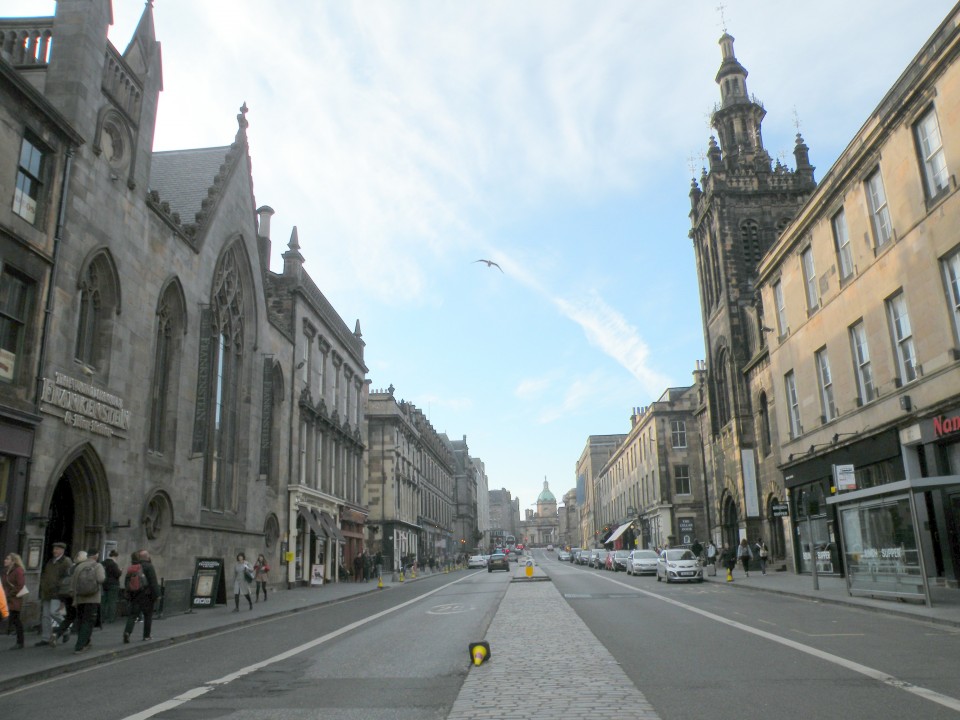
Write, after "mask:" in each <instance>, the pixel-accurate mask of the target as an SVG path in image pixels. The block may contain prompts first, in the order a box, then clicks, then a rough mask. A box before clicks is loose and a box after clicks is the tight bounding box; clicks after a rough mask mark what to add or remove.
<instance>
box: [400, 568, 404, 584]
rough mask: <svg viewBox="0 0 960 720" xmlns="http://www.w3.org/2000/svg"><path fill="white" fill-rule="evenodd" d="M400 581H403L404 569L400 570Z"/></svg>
mask: <svg viewBox="0 0 960 720" xmlns="http://www.w3.org/2000/svg"><path fill="white" fill-rule="evenodd" d="M400 582H403V570H401V571H400Z"/></svg>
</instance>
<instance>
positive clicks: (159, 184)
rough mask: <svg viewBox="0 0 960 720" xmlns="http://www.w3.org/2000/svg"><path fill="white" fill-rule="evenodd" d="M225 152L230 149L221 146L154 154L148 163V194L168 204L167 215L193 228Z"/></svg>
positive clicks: (225, 154) (222, 161)
mask: <svg viewBox="0 0 960 720" xmlns="http://www.w3.org/2000/svg"><path fill="white" fill-rule="evenodd" d="M229 151H230V146H228V145H225V146H223V147H213V148H199V149H196V150H169V151H165V152H155V153H153V157H152V160H151V163H150V190H152V191H156V192H157V193H159V195H160V199H161V200H163V201H165V202H167V203H169V204H170V212H171V213H179V214H180V221H181V222H183V223H186V224H193V223H195V222H196V221H197V220H196V214H197V213H198V212H200V207H201V206H200V204H201V202H203V199H204V198H206V197H207V190H208V188H210V186H211V185H213V181H214V178H215V177H216V176H217V174H218V173H219V172H220V166H221V165H223V164H224V163H225V162H226V158H227V153H228V152H229Z"/></svg>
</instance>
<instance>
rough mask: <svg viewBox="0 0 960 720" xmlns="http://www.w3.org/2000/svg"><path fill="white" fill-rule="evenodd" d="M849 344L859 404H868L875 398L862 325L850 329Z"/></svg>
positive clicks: (860, 323) (871, 370)
mask: <svg viewBox="0 0 960 720" xmlns="http://www.w3.org/2000/svg"><path fill="white" fill-rule="evenodd" d="M850 343H851V350H852V352H853V367H854V371H855V373H856V376H857V390H858V391H859V393H860V402H861V403H868V402H870V401H871V400H873V398H874V397H875V396H876V390H875V389H874V387H873V368H872V366H871V365H870V350H869V348H868V347H867V333H866V328H864V326H863V323H862V322H859V323H857V324H856V325H854V326H853V327H852V328H850Z"/></svg>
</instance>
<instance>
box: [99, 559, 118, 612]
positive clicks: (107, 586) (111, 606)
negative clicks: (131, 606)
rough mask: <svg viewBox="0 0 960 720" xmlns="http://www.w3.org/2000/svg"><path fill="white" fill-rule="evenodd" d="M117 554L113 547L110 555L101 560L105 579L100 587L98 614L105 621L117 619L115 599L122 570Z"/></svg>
mask: <svg viewBox="0 0 960 720" xmlns="http://www.w3.org/2000/svg"><path fill="white" fill-rule="evenodd" d="M119 556H120V554H119V553H118V552H117V551H116V549H113V550H111V551H110V555H109V556H108V557H106V558H104V559H103V560H102V561H101V564H102V565H103V571H104V574H105V575H106V580H104V581H103V587H102V588H101V591H102V592H101V596H100V616H101V618H102V620H103V622H105V623H112V622H114V621H115V620H116V619H117V599H118V598H119V597H120V578H121V576H122V575H123V570H121V569H120V566H119V565H118V564H117V561H116V558H117V557H119Z"/></svg>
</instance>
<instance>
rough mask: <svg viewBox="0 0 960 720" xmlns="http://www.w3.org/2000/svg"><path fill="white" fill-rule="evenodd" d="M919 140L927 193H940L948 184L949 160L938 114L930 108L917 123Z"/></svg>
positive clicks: (932, 194)
mask: <svg viewBox="0 0 960 720" xmlns="http://www.w3.org/2000/svg"><path fill="white" fill-rule="evenodd" d="M916 127H917V142H918V144H919V146H920V159H921V160H922V161H923V172H924V177H925V179H926V181H927V194H928V195H929V196H930V197H935V196H936V195H939V194H940V192H941V191H942V190H945V189H946V188H947V186H948V183H949V180H948V174H947V160H946V156H945V154H944V152H943V141H942V139H941V137H940V125H939V123H938V121H937V114H936V112H934V111H933V110H930V112H928V113H927V114H926V115H924V116H923V117H922V118H921V119H920V122H918V123H917V126H916Z"/></svg>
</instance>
